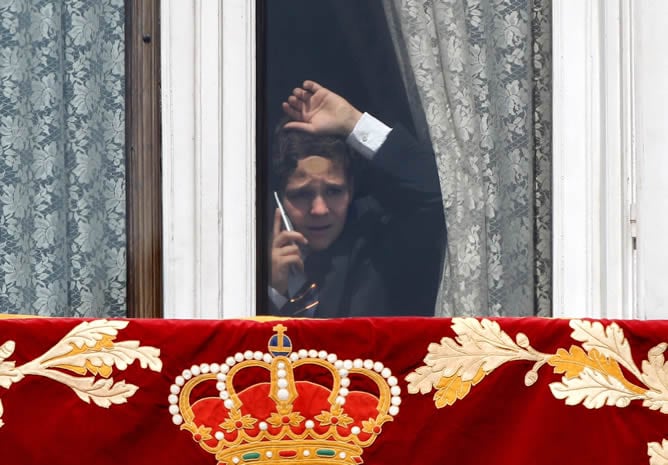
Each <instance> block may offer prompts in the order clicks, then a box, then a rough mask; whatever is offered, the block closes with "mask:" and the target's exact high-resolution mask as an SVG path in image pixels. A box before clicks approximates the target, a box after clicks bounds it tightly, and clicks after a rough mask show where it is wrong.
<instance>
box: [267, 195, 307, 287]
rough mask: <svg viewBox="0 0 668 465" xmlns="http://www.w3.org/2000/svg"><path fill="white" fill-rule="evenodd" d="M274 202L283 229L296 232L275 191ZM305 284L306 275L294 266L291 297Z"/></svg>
mask: <svg viewBox="0 0 668 465" xmlns="http://www.w3.org/2000/svg"><path fill="white" fill-rule="evenodd" d="M274 200H275V201H276V206H277V207H278V211H280V212H281V219H282V220H283V228H285V230H286V231H294V228H293V227H292V221H290V217H289V216H288V214H287V213H286V212H285V208H283V204H282V203H281V199H280V198H279V196H278V192H276V191H274ZM302 258H303V253H302ZM305 284H306V276H305V275H304V273H302V272H301V271H300V270H299V269H297V268H295V267H294V266H291V267H290V277H289V278H288V295H289V297H291V298H292V297H294V296H295V295H297V294H298V293H299V292H300V290H301V289H302V287H303V286H304V285H305Z"/></svg>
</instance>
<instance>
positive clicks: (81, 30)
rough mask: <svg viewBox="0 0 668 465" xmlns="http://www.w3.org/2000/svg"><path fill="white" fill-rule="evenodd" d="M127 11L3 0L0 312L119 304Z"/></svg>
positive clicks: (100, 310) (100, 2) (114, 308)
mask: <svg viewBox="0 0 668 465" xmlns="http://www.w3.org/2000/svg"><path fill="white" fill-rule="evenodd" d="M124 22H125V15H124V5H123V0H87V1H76V0H66V1H53V0H41V1H37V0H30V1H27V0H14V1H0V82H1V86H2V93H1V94H0V150H1V151H2V156H1V157H0V254H1V256H0V312H3V313H25V314H37V315H50V316H77V317H78V316H83V317H99V316H125V242H126V241H125V161H124V142H125V114H124V112H125V109H124V107H125V84H124V68H125V64H124V60H125V48H124Z"/></svg>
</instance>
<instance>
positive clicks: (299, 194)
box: [287, 191, 309, 200]
mask: <svg viewBox="0 0 668 465" xmlns="http://www.w3.org/2000/svg"><path fill="white" fill-rule="evenodd" d="M308 196H309V193H308V192H307V191H294V192H288V194H287V197H288V198H289V199H290V200H303V199H306V198H308Z"/></svg>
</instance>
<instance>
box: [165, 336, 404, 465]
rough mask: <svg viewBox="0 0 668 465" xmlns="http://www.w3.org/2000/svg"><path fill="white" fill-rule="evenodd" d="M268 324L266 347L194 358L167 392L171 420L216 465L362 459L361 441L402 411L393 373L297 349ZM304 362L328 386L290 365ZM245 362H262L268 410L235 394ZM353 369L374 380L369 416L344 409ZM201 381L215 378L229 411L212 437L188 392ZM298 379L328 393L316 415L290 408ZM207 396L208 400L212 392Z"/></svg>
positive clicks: (347, 463) (320, 464) (350, 464)
mask: <svg viewBox="0 0 668 465" xmlns="http://www.w3.org/2000/svg"><path fill="white" fill-rule="evenodd" d="M273 329H274V331H275V332H276V334H274V335H273V336H272V337H271V338H269V342H268V344H267V348H268V350H269V353H262V352H251V351H246V352H244V353H241V352H239V353H237V354H235V355H234V356H230V357H228V358H227V359H226V361H225V363H224V364H216V363H214V364H206V363H204V364H201V365H193V366H192V367H191V368H190V369H185V370H184V371H183V373H182V374H181V375H180V376H177V377H176V379H175V381H174V384H173V385H172V386H171V389H170V392H171V393H172V394H171V395H170V396H169V403H170V408H169V409H170V413H171V414H172V420H173V422H174V423H175V424H176V425H178V426H180V428H181V429H182V430H186V431H189V432H190V433H191V434H192V435H193V438H194V439H195V440H196V441H197V442H198V443H199V445H200V447H202V448H203V449H204V450H206V451H207V452H209V453H211V454H214V455H215V457H216V459H217V460H218V463H220V464H228V465H232V464H238V465H244V464H246V463H252V464H263V465H265V464H280V463H294V464H304V465H305V464H308V465H331V464H337V463H339V464H342V465H359V464H361V463H363V461H362V458H361V454H362V450H363V448H364V447H367V446H369V445H370V444H372V443H373V442H374V441H375V439H376V438H377V437H378V435H379V434H380V432H381V427H382V426H383V425H384V424H385V423H387V422H389V421H392V420H393V417H394V416H395V415H397V414H398V412H399V405H400V403H401V397H400V393H401V389H400V388H399V386H398V380H397V379H396V378H395V377H393V376H391V371H390V370H389V368H386V367H384V366H383V364H382V363H380V362H374V361H372V360H365V361H362V360H355V361H352V360H338V358H337V357H336V355H335V354H328V353H326V352H325V351H315V350H309V351H307V350H304V349H302V350H299V351H294V350H293V348H292V341H290V338H289V337H287V335H286V334H285V333H286V332H287V328H286V327H285V326H284V325H283V324H277V325H276V326H274V327H273ZM309 366H310V367H318V370H319V371H321V370H322V369H324V370H326V371H327V372H329V374H331V385H330V384H329V382H328V383H327V386H320V387H317V386H316V385H315V384H313V383H312V382H311V381H310V380H309V379H296V375H295V369H297V368H299V367H309ZM247 368H253V369H256V368H261V369H263V370H266V371H268V372H269V373H270V386H269V387H268V393H267V396H268V399H270V400H271V402H272V406H273V408H272V409H270V411H269V412H267V411H266V410H264V408H265V407H262V409H260V412H264V413H261V414H260V413H256V414H254V413H253V412H254V405H252V404H251V405H244V404H243V402H242V400H241V398H240V397H239V393H238V392H237V387H236V386H235V382H234V381H235V379H236V376H237V374H238V373H239V372H241V371H242V370H245V369H247ZM307 371H308V370H307ZM297 373H299V371H298V372H297ZM350 375H356V376H360V377H362V376H363V377H365V378H367V380H370V381H372V382H373V383H374V384H375V385H376V388H374V389H372V392H376V393H374V394H372V393H369V392H366V394H367V396H364V399H365V400H364V402H367V404H368V405H367V406H366V407H367V408H365V409H364V411H369V410H370V409H369V408H368V407H371V408H373V410H375V411H376V412H377V413H376V414H374V418H366V416H365V417H364V418H359V417H358V418H355V412H354V411H347V410H346V398H347V396H348V394H349V387H350V384H351V380H350V378H349V376H350ZM239 378H243V375H240V376H239ZM205 383H207V384H208V383H215V385H216V389H218V391H219V399H220V402H222V403H223V407H224V408H225V409H226V410H227V412H228V413H227V418H226V419H224V420H223V421H222V423H221V424H220V425H217V426H216V427H214V428H213V429H210V430H209V431H208V434H210V435H212V437H213V438H214V439H215V441H212V440H211V439H210V438H209V439H206V438H205V436H204V435H202V433H201V428H202V425H201V424H200V423H199V422H198V419H197V418H196V416H195V412H194V411H193V405H194V404H195V403H197V402H198V401H199V400H202V399H198V398H191V396H193V397H194V396H195V394H194V393H197V392H205V390H203V389H200V388H198V387H199V386H200V385H202V386H205V385H206V384H205ZM262 384H263V383H259V384H258V385H255V386H245V387H244V389H243V392H248V390H249V389H253V388H260V389H262V390H264V389H267V386H262ZM298 384H299V385H300V386H301V388H303V389H304V390H306V391H308V389H310V388H313V387H317V389H318V390H319V391H320V392H322V395H323V396H326V398H327V402H328V404H329V409H328V410H323V411H321V412H320V413H319V414H315V415H314V414H313V413H311V412H309V413H308V415H313V416H312V417H308V418H307V414H305V413H304V412H297V411H293V407H294V401H295V400H296V399H297V398H298V397H299V392H300V391H298V390H297V385H298ZM195 388H198V389H195ZM323 388H324V389H326V392H325V391H322V389H323ZM205 399H207V401H208V402H211V401H213V400H214V399H215V398H213V397H205ZM263 403H264V401H263V402H261V404H263ZM242 411H243V412H244V413H245V415H244V416H242V415H241V412H242ZM256 415H257V416H256ZM260 415H261V416H260ZM222 416H223V417H224V416H225V414H224V413H223V414H222ZM244 422H245V423H244ZM245 425H246V426H245ZM230 433H231V434H230Z"/></svg>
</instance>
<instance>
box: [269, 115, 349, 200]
mask: <svg viewBox="0 0 668 465" xmlns="http://www.w3.org/2000/svg"><path fill="white" fill-rule="evenodd" d="M287 121H289V120H283V121H281V123H280V124H279V125H278V127H277V129H276V132H275V133H274V143H273V149H272V156H271V162H272V163H271V164H272V178H273V179H272V183H273V186H274V189H275V190H278V191H279V192H283V191H284V190H285V186H286V184H287V182H288V178H289V177H290V175H292V173H293V172H294V171H295V169H296V168H297V162H298V161H299V160H301V159H302V158H305V157H308V156H310V155H320V156H321V157H324V158H328V159H330V160H332V161H333V162H335V163H340V164H341V166H342V167H343V172H344V173H345V175H346V179H347V180H348V182H349V183H352V181H353V172H352V165H353V156H352V151H351V150H350V149H349V148H348V145H347V144H346V141H345V140H344V139H343V138H342V137H339V136H322V135H315V134H310V133H307V132H304V131H298V130H295V129H286V128H284V127H283V126H284V124H285V123H286V122H287Z"/></svg>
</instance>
